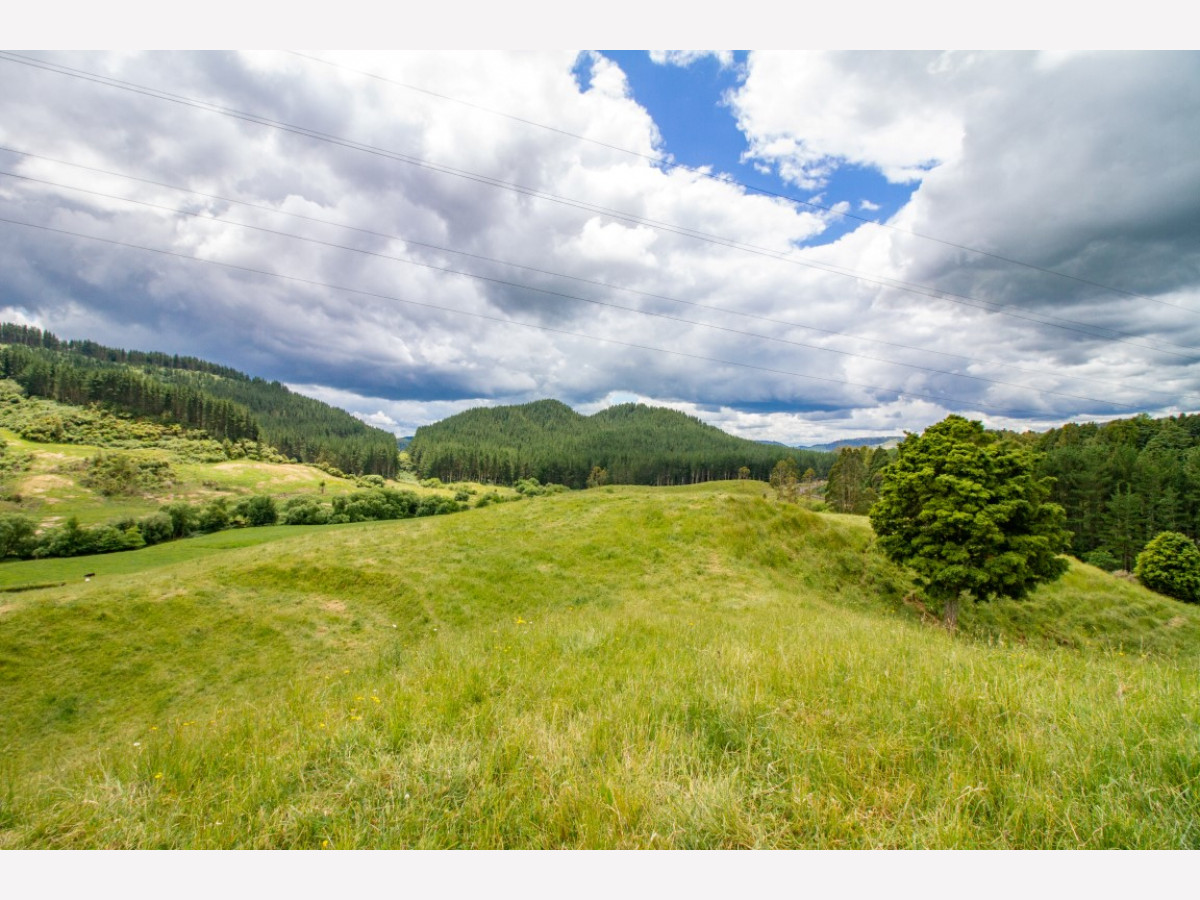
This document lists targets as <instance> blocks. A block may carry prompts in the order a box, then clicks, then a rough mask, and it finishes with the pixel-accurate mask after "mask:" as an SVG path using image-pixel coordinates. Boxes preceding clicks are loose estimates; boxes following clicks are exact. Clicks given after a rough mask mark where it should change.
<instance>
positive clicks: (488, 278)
mask: <svg viewBox="0 0 1200 900" xmlns="http://www.w3.org/2000/svg"><path fill="white" fill-rule="evenodd" d="M0 175H3V176H7V177H10V178H18V179H21V180H23V181H29V182H32V183H36V184H44V185H48V186H51V187H57V188H65V189H67V190H72V191H77V192H79V193H84V194H90V195H92V196H97V197H104V198H107V199H110V200H119V201H122V202H125V203H133V204H137V205H139V206H144V207H147V208H150V209H158V210H162V211H164V212H170V213H175V214H177V215H183V216H189V217H192V218H195V219H200V220H202V221H206V222H221V223H223V224H227V225H234V226H236V227H239V228H246V229H249V230H252V231H257V232H261V233H264V234H271V235H275V236H277V237H284V238H289V239H292V240H299V241H305V242H307V243H311V244H317V245H319V246H323V247H329V248H331V249H334V250H344V251H347V252H351V253H359V254H362V255H364V256H372V257H375V258H377V259H384V260H389V261H392V262H400V263H405V264H407V265H414V266H420V267H422V268H426V269H430V270H433V271H436V272H443V273H445V274H449V275H457V276H460V277H464V278H473V279H476V280H479V281H486V282H489V283H492V284H497V285H502V286H505V287H513V288H517V289H519V290H526V291H532V292H536V293H540V294H546V295H548V296H554V297H562V298H563V299H566V300H576V301H579V302H581V303H591V304H593V305H596V306H602V307H606V308H609V309H616V310H621V311H622V312H631V313H635V314H636V315H642V316H647V317H651V318H657V319H664V320H667V321H671V322H679V323H682V324H686V325H692V326H695V327H698V328H708V329H711V330H714V331H721V332H725V333H727V334H733V335H737V336H739V337H750V338H757V339H759V340H766V341H772V342H775V343H779V344H786V345H788V346H792V347H803V348H805V349H808V350H816V351H818V352H822V353H833V354H837V355H840V356H846V357H850V358H853V359H865V360H871V361H874V362H881V363H884V364H886V365H892V366H900V367H902V368H906V369H912V370H915V371H920V372H927V373H930V374H933V375H946V376H950V377H954V378H966V379H969V380H972V381H978V382H983V383H985V384H995V385H1001V386H1004V387H1015V388H1020V389H1023V390H1031V391H1034V392H1035V393H1038V394H1048V395H1052V396H1058V397H1065V398H1068V399H1071V400H1082V401H1085V402H1088V403H1106V404H1109V405H1111V406H1118V407H1124V408H1126V409H1131V410H1133V409H1138V408H1139V407H1138V406H1136V405H1133V404H1129V403H1121V402H1119V401H1116V400H1100V399H1097V398H1095V397H1084V396H1080V395H1078V394H1068V393H1066V392H1064V391H1056V390H1051V389H1049V388H1036V387H1032V386H1030V385H1024V384H1018V383H1016V382H1011V381H1001V380H999V379H995V378H986V377H984V376H981V375H972V374H970V373H965V372H949V371H946V370H944V369H935V368H932V367H930V366H922V365H917V364H915V363H906V362H898V361H896V360H890V359H885V358H883V357H879V356H869V355H866V354H862V353H852V352H850V351H848V350H840V349H837V348H834V347H822V346H820V345H817V344H807V343H804V342H802V341H793V340H789V339H787V338H780V337H775V336H773V335H766V334H759V333H757V332H751V331H741V330H739V329H735V328H727V327H725V326H722V325H714V324H711V323H708V322H697V321H695V320H693V319H685V318H683V317H681V316H672V315H668V314H666V313H659V312H653V311H650V310H642V309H637V308H634V307H630V306H622V305H620V304H617V303H611V302H608V301H604V300H596V299H594V298H589V297H580V296H577V295H574V294H567V293H565V292H563V291H556V290H551V289H548V288H540V287H535V286H533V285H528V284H522V283H520V282H514V281H507V280H505V279H501V278H493V277H491V276H487V275H478V274H475V273H472V272H464V271H461V270H458V269H451V268H449V267H447V266H438V265H434V264H433V263H427V262H421V261H419V260H413V259H408V258H406V257H400V256H392V255H390V254H386V253H379V252H377V251H374V250H365V249H362V248H360V247H351V246H347V245H345V244H336V243H333V242H331V241H323V240H320V239H318V238H311V237H306V236H303V235H298V234H294V233H292V232H287V231H279V230H276V229H273V228H265V227H263V226H260V225H250V224H247V223H244V222H233V221H230V220H228V219H224V218H222V217H221V216H217V215H211V214H208V215H206V214H202V213H198V212H192V211H190V210H185V209H179V208H177V207H170V206H163V205H161V204H158V203H151V202H149V201H145V200H135V199H132V198H128V197H119V196H117V195H115V194H109V193H105V192H103V191H96V190H91V189H89V188H79V187H73V186H71V185H64V184H59V183H57V182H52V181H47V180H45V179H40V178H32V177H30V176H26V175H17V174H15V173H12V172H5V171H0Z"/></svg>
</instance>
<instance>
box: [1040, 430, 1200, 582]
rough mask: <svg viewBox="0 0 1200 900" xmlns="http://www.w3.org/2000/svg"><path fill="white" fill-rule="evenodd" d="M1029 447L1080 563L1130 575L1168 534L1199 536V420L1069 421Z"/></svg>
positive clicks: (1042, 436)
mask: <svg viewBox="0 0 1200 900" xmlns="http://www.w3.org/2000/svg"><path fill="white" fill-rule="evenodd" d="M1029 442H1030V444H1031V446H1032V447H1033V449H1035V450H1037V451H1039V454H1040V456H1039V459H1038V462H1037V471H1038V472H1039V474H1041V475H1048V476H1051V477H1053V478H1054V479H1055V482H1054V486H1053V488H1052V494H1051V499H1052V500H1053V501H1054V502H1056V503H1058V504H1059V505H1061V506H1062V507H1063V509H1064V510H1066V516H1067V521H1066V524H1067V528H1068V530H1070V531H1071V532H1072V533H1073V537H1072V541H1071V550H1072V552H1073V553H1074V554H1075V555H1076V556H1078V557H1079V558H1081V559H1084V560H1086V561H1088V562H1092V563H1094V564H1096V565H1099V566H1101V567H1102V568H1108V569H1117V568H1122V569H1127V570H1129V569H1132V568H1133V564H1134V562H1135V560H1136V559H1137V556H1138V554H1139V553H1140V552H1141V551H1142V549H1143V548H1144V547H1145V546H1146V544H1147V543H1149V541H1150V540H1151V539H1152V538H1154V537H1155V536H1156V535H1158V534H1160V533H1162V532H1164V531H1169V532H1177V533H1181V534H1184V535H1186V536H1187V537H1189V538H1191V539H1193V540H1195V539H1196V538H1197V537H1200V415H1180V416H1173V417H1168V418H1163V419H1152V418H1150V417H1149V416H1147V415H1141V416H1136V417H1134V418H1130V419H1118V420H1116V421H1113V422H1108V423H1105V424H1096V423H1086V424H1069V425H1064V426H1063V427H1061V428H1056V429H1053V430H1051V431H1048V432H1046V433H1045V434H1042V435H1037V436H1033V437H1032V438H1029Z"/></svg>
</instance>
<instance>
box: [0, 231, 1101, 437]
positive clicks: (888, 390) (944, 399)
mask: <svg viewBox="0 0 1200 900" xmlns="http://www.w3.org/2000/svg"><path fill="white" fill-rule="evenodd" d="M0 222H5V223H7V224H10V225H18V226H21V227H24V228H31V229H35V230H38V231H44V232H48V233H52V234H60V235H65V236H67V237H73V238H82V239H84V240H88V241H95V242H98V243H103V244H108V245H110V246H114V247H125V248H127V249H131V250H139V251H143V252H147V253H155V254H159V255H162V256H169V257H174V258H176V259H184V260H188V261H190V262H196V263H202V264H204V265H211V266H218V267H220V268H224V269H229V270H232V271H238V272H245V273H248V274H252V275H262V276H266V277H269V278H278V279H281V280H284V281H290V282H294V283H296V284H303V285H307V286H310V287H316V288H321V289H323V290H331V291H339V292H343V293H347V294H355V295H358V296H362V297H372V298H375V299H378V300H385V301H388V302H393V303H403V304H405V305H408V306H415V307H421V308H424V309H432V310H437V311H439V312H445V313H451V314H454V315H460V316H467V317H470V318H474V319H481V320H483V321H488V322H497V323H500V324H503V325H516V326H519V327H521V328H529V329H535V330H538V331H545V332H548V333H552V334H559V335H565V336H568V337H574V338H580V339H583V340H587V341H593V342H597V343H602V344H612V345H614V346H618V347H628V348H630V349H634V350H645V351H648V352H652V353H665V354H669V355H671V356H677V357H682V358H686V359H692V360H696V361H698V362H706V363H715V364H717V365H721V366H733V367H735V368H740V369H749V370H753V371H757V372H766V373H769V374H773V375H783V376H787V377H792V378H804V379H808V380H811V381H820V382H824V383H826V384H837V385H842V386H844V387H855V388H861V389H864V390H869V391H877V392H879V393H882V394H885V395H892V396H896V397H908V398H912V399H920V400H931V401H933V402H935V403H938V404H947V403H953V404H958V405H960V406H966V407H970V408H971V409H975V408H978V409H988V410H992V411H994V412H998V413H1002V414H1007V415H1010V416H1013V417H1023V416H1027V415H1028V410H1017V409H1015V408H1012V407H1000V406H996V405H995V404H992V403H985V402H982V401H963V400H959V399H957V398H955V397H950V396H946V395H938V394H927V393H923V392H918V391H910V390H903V389H898V388H895V387H887V386H884V385H877V384H868V383H864V382H857V381H848V380H846V379H843V378H831V377H829V376H824V375H811V374H808V373H806V372H794V371H790V370H787V369H777V368H773V367H770V366H760V365H755V364H754V363H746V362H739V361H737V360H729V359H720V358H717V357H712V356H704V355H701V354H698V353H688V352H686V351H683V350H672V349H670V348H666V347H655V346H652V345H648V344H638V343H634V342H632V341H622V340H618V339H617V338H611V337H601V336H598V335H594V334H587V333H584V332H579V331H570V330H568V329H565V328H555V327H553V326H550V325H541V324H537V323H534V322H522V321H518V320H515V319H506V318H503V317H500V316H493V315H489V314H487V313H478V312H471V311H469V310H463V309H455V308H453V307H447V306H442V305H440V304H436V303H428V302H424V301H420V300H409V299H406V298H403V297H397V296H394V295H390V294H382V293H378V292H375V291H365V290H361V289H358V288H351V287H346V286H344V285H337V284H331V283H329V282H325V281H318V280H316V279H310V278H302V277H299V276H296V275H287V274H284V273H280V272H272V271H269V270H266V269H258V268H254V267H252V266H243V265H237V264H234V263H226V262H220V261H219V260H212V259H201V258H199V257H195V256H189V255H188V254H186V253H179V252H177V251H174V250H166V249H163V248H160V247H147V246H145V245H143V244H135V243H132V242H129V241H118V240H114V239H112V238H102V237H97V236H95V235H89V234H83V233H81V232H77V231H70V230H67V229H64V228H54V227H51V226H49V225H39V224H37V223H34V222H24V221H21V220H19V219H10V218H8V217H4V216H0ZM1026 389H1027V390H1035V389H1033V388H1026ZM1101 402H1106V403H1109V405H1116V404H1113V403H1112V401H1101Z"/></svg>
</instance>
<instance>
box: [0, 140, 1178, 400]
mask: <svg viewBox="0 0 1200 900" xmlns="http://www.w3.org/2000/svg"><path fill="white" fill-rule="evenodd" d="M0 151H4V152H9V153H14V154H18V155H21V156H25V157H29V158H34V159H40V160H44V161H47V162H53V163H55V164H57V165H63V166H68V167H71V168H75V169H81V170H84V171H87V172H94V173H98V174H102V175H107V176H111V177H116V178H122V179H126V180H129V181H134V182H138V183H140V184H147V185H152V186H154V187H162V188H167V189H168V190H172V191H177V192H180V193H185V194H190V195H192V196H196V197H203V198H205V199H209V200H217V201H219V202H222V203H229V204H233V205H237V206H243V207H247V208H249V209H256V210H260V211H263V212H267V213H270V214H273V215H282V216H286V217H288V218H292V219H298V220H301V221H305V222H313V223H318V224H322V225H328V226H332V227H336V228H340V229H343V230H347V231H352V232H356V233H360V234H365V235H369V236H372V237H377V238H384V239H387V240H396V241H402V242H404V243H405V244H409V245H412V246H418V247H425V248H429V249H433V250H437V251H439V252H443V253H450V254H454V255H458V256H463V257H466V258H469V259H474V260H482V261H486V262H490V263H495V264H497V265H503V266H508V267H511V268H515V269H520V270H523V271H529V272H534V273H537V274H541V275H549V276H552V277H555V278H563V279H568V280H571V281H575V282H579V283H583V284H589V285H593V286H598V287H604V288H607V289H611V290H617V291H622V292H627V293H631V294H635V295H638V296H642V297H647V298H651V299H657V300H664V301H668V302H671V303H676V304H681V305H686V306H692V307H695V308H699V309H705V310H709V311H713V312H719V313H724V314H729V315H735V316H739V317H742V318H748V319H752V320H757V321H762V322H768V323H771V324H774V325H781V326H784V327H788V328H803V329H805V330H809V331H816V332H819V333H822V334H827V335H831V336H838V337H845V338H848V339H850V340H856V341H860V342H864V343H872V344H878V345H881V346H887V347H893V348H897V349H902V350H911V351H914V352H919V353H925V354H930V355H935V356H941V357H944V358H947V359H956V360H960V361H962V362H966V363H972V362H982V361H981V360H976V359H974V358H972V357H968V356H963V355H961V354H955V353H946V352H944V351H940V350H931V349H926V348H920V347H912V346H909V345H906V344H900V343H896V342H893V341H883V340H878V339H875V338H866V337H860V336H858V335H852V334H848V333H846V332H841V331H835V330H832V329H827V328H818V327H816V326H812V325H804V324H801V323H798V322H792V321H786V320H781V319H775V318H772V317H769V316H763V315H757V314H754V313H746V312H741V311H739V310H734V309H728V308H725V307H718V306H713V305H710V304H704V303H697V302H694V301H690V300H682V299H679V298H675V297H670V296H667V295H665V294H656V293H652V292H649V291H641V290H637V289H634V288H628V287H624V286H621V285H615V284H611V283H608V282H603V281H597V280H594V279H588V278H579V277H577V276H574V275H567V274H564V273H561V272H552V271H549V270H547V269H540V268H536V267H533V266H526V265H522V264H520V263H514V262H511V261H508V260H501V259H496V258H494V257H489V256H483V255H481V254H477V253H469V252H466V251H462V250H454V249H452V248H449V247H443V246H439V245H436V244H429V243H426V242H422V241H416V240H413V239H412V238H408V237H403V236H401V235H395V234H386V233H383V232H378V231H372V230H369V229H365V228H358V227H356V226H352V225H345V224H343V223H340V222H335V221H333V220H330V219H322V218H318V217H315V216H307V215H303V214H300V213H292V212H287V211H284V210H280V209H276V208H275V207H272V206H267V205H265V204H258V203H249V202H246V201H244V200H237V199H234V198H231V197H224V196H220V195H216V194H207V193H204V192H201V191H195V190H191V189H189V188H185V187H180V186H178V185H172V184H167V183H166V182H161V181H154V180H151V179H147V178H141V177H138V176H134V175H129V174H127V173H122V172H114V171H111V170H108V169H99V168H96V167H94V166H84V165H80V164H77V163H71V162H67V161H65V160H60V159H54V158H52V157H48V156H42V155H40V154H36V153H29V152H27V151H24V150H18V149H15V148H12V147H6V146H2V145H0ZM0 174H6V175H9V176H10V177H13V178H20V179H22V180H25V181H30V182H36V183H42V184H47V185H51V186H55V187H62V188H67V189H69V190H74V191H82V192H87V193H93V194H96V195H98V196H103V197H108V198H111V199H119V200H123V201H125V202H129V203H139V204H142V205H147V206H154V207H155V208H159V209H164V210H167V211H171V212H177V213H180V214H183V215H189V216H195V217H197V218H202V219H211V220H215V221H228V220H225V219H221V218H220V217H217V216H209V215H199V214H196V213H193V212H190V211H187V210H180V209H178V208H175V207H164V206H157V205H156V204H148V203H146V202H145V201H140V200H133V199H131V198H127V197H117V196H116V195H113V194H105V193H101V192H99V191H89V190H88V189H84V188H78V187H74V186H71V185H63V184H60V183H58V182H50V181H46V180H43V179H36V178H32V177H30V176H26V175H19V174H16V173H0ZM231 224H240V223H231ZM243 227H257V226H243ZM400 261H404V262H410V263H413V262H414V261H413V260H409V259H405V260H400ZM414 264H415V263H414ZM422 264H423V263H422ZM448 271H449V270H448ZM453 274H469V273H462V272H458V271H457V270H455V271H454V272H453ZM472 277H476V276H472ZM502 283H504V284H508V283H509V282H502ZM518 286H521V287H525V288H528V289H531V290H532V289H535V288H531V287H530V286H528V285H518ZM536 290H541V289H536ZM563 296H571V298H572V299H584V298H579V297H574V296H572V295H566V294H563ZM763 337H767V339H771V340H775V338H773V337H768V336H763ZM792 343H795V342H792ZM800 346H809V345H803V344H802V345H800ZM821 349H828V348H821ZM864 358H868V359H880V358H879V357H867V356H864ZM881 361H883V362H888V363H891V364H896V365H904V364H903V363H898V362H896V361H894V360H886V359H882V360H881ZM990 364H992V365H995V364H994V363H990ZM999 368H1002V369H1009V370H1011V371H1014V372H1018V373H1020V374H1024V375H1034V376H1038V377H1046V376H1052V377H1058V378H1067V379H1070V380H1073V381H1080V382H1083V383H1087V384H1095V385H1108V386H1115V387H1121V388H1128V387H1129V384H1128V382H1127V381H1124V382H1117V381H1108V380H1106V379H1099V378H1092V377H1083V376H1078V375H1067V374H1065V373H1062V372H1055V373H1050V372H1046V371H1043V370H1037V369H1027V368H1024V367H1020V366H1014V365H1011V364H1005V363H1001V364H999ZM928 371H933V372H938V373H940V374H952V375H957V376H962V377H971V378H977V377H979V376H972V375H965V376H964V375H963V374H962V373H953V372H952V373H947V372H945V371H944V370H938V369H928ZM985 380H986V379H985ZM996 383H998V384H1009V382H1000V381H997V382H996ZM1017 386H1021V387H1024V385H1017ZM1139 390H1142V391H1145V392H1149V393H1157V394H1162V395H1163V396H1170V397H1189V396H1196V397H1200V395H1187V394H1185V395H1179V394H1177V393H1175V392H1171V391H1160V390H1157V389H1155V388H1146V387H1140V388H1139ZM1066 396H1074V395H1066ZM1078 399H1086V398H1078Z"/></svg>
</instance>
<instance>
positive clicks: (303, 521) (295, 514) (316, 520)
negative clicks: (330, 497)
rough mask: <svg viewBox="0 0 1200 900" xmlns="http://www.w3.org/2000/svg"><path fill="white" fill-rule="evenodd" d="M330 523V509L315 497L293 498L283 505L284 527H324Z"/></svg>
mask: <svg viewBox="0 0 1200 900" xmlns="http://www.w3.org/2000/svg"><path fill="white" fill-rule="evenodd" d="M328 521H329V507H327V506H325V505H324V504H323V503H320V502H319V501H317V500H316V499H315V498H314V497H293V498H292V499H290V500H289V501H288V502H287V503H285V504H284V505H283V524H284V525H324V524H325V523H326V522H328Z"/></svg>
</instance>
